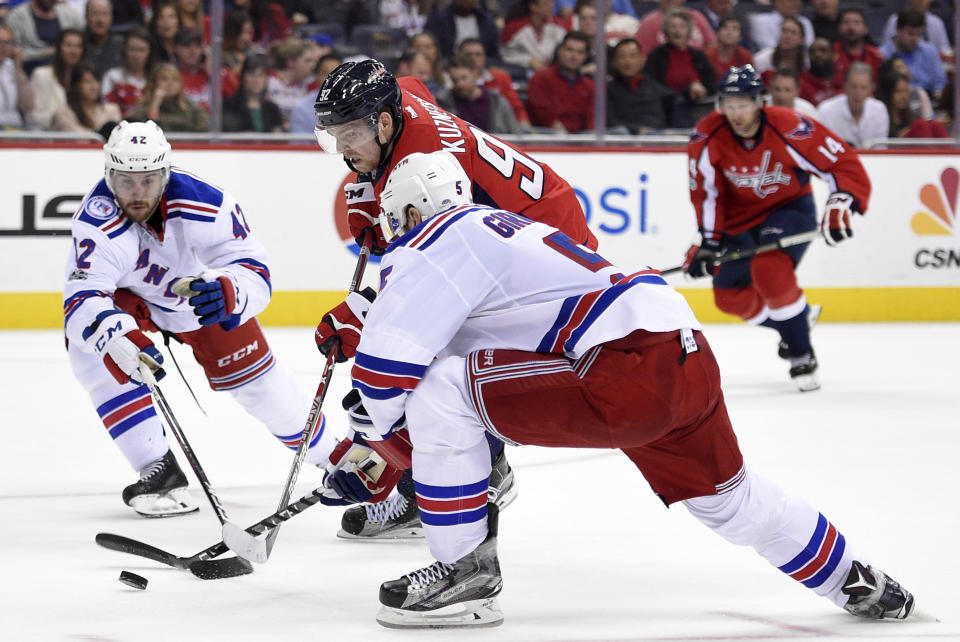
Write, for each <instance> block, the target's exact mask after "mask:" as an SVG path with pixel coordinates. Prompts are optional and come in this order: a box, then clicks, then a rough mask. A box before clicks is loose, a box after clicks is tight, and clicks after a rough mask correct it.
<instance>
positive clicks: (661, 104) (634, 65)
mask: <svg viewBox="0 0 960 642" xmlns="http://www.w3.org/2000/svg"><path fill="white" fill-rule="evenodd" d="M646 62H647V59H646V57H645V56H644V55H643V49H641V47H640V43H639V42H637V41H636V40H634V39H633V38H626V39H624V40H621V41H620V42H618V43H617V44H616V46H615V47H614V48H613V53H612V54H611V56H610V71H611V79H610V82H609V83H607V127H608V128H610V129H611V130H616V129H617V128H620V127H622V128H625V129H626V130H627V132H628V133H630V134H645V133H648V132H649V131H651V130H658V129H665V128H666V127H667V116H668V114H669V113H670V110H671V109H673V102H674V99H675V97H676V92H674V91H673V90H671V89H668V88H667V87H666V86H665V85H662V84H661V83H659V82H657V81H656V80H654V79H653V78H652V77H651V76H650V75H649V74H644V73H643V66H644V64H646Z"/></svg>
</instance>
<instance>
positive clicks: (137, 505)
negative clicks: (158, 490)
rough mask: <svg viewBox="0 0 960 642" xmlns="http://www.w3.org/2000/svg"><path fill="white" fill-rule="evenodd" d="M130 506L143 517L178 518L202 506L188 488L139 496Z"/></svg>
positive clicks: (131, 501)
mask: <svg viewBox="0 0 960 642" xmlns="http://www.w3.org/2000/svg"><path fill="white" fill-rule="evenodd" d="M129 505H130V508H132V509H133V510H135V511H137V514H139V515H142V516H143V517H176V516H178V515H187V514H189V513H195V512H197V511H198V510H200V505H199V504H198V503H197V502H196V501H195V500H194V499H193V497H191V496H190V491H188V490H187V489H186V488H175V489H173V490H171V491H170V492H168V493H166V494H163V495H159V494H150V495H138V496H136V497H134V498H133V499H131V500H130V504H129Z"/></svg>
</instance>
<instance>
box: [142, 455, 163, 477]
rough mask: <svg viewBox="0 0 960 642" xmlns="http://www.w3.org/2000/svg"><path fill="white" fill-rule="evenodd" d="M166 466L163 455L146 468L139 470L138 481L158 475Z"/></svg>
mask: <svg viewBox="0 0 960 642" xmlns="http://www.w3.org/2000/svg"><path fill="white" fill-rule="evenodd" d="M165 467H166V462H164V460H163V457H161V458H160V459H158V460H157V461H155V462H153V463H152V464H150V465H149V466H147V467H146V468H144V469H143V470H141V471H140V481H146V480H148V479H150V478H151V477H154V476H156V475H159V474H160V473H161V472H163V469H164V468H165Z"/></svg>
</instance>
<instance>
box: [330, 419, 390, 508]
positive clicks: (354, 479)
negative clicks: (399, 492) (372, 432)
mask: <svg viewBox="0 0 960 642" xmlns="http://www.w3.org/2000/svg"><path fill="white" fill-rule="evenodd" d="M326 470H327V472H326V473H325V474H324V476H323V486H324V488H325V490H324V492H323V493H322V495H321V496H320V503H321V504H324V505H326V506H347V505H350V504H360V503H362V502H370V503H377V502H382V501H383V500H385V499H386V498H387V496H388V495H389V494H390V493H391V492H392V491H393V488H394V486H396V485H397V480H399V479H400V475H402V474H403V471H402V470H397V469H396V468H394V467H393V466H391V465H389V464H388V463H387V462H386V461H384V459H383V458H382V457H380V455H378V454H377V453H376V451H374V450H373V449H372V448H371V447H370V445H369V444H368V443H367V442H366V440H365V439H364V438H363V436H362V435H360V434H359V433H355V432H354V431H353V430H351V431H350V432H349V433H348V438H347V439H344V440H343V441H341V442H339V443H338V444H337V446H336V448H334V449H333V452H331V453H330V462H329V463H328V464H327V466H326Z"/></svg>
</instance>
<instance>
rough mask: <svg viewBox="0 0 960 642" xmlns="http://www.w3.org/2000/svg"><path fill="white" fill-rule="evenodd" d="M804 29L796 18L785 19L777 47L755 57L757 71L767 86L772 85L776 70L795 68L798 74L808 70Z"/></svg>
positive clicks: (764, 50)
mask: <svg viewBox="0 0 960 642" xmlns="http://www.w3.org/2000/svg"><path fill="white" fill-rule="evenodd" d="M804 29H805V27H804V26H803V23H802V22H800V21H799V20H797V19H796V18H785V19H784V20H783V22H782V23H781V24H780V39H779V40H778V41H777V46H776V47H773V48H772V49H770V48H768V49H763V50H762V51H758V52H757V53H756V54H755V55H754V57H753V59H754V61H756V67H755V69H756V70H757V72H758V73H759V74H760V77H761V78H763V83H764V84H765V85H769V84H770V80H771V79H772V78H773V72H774V70H776V69H778V68H779V67H781V66H783V65H789V66H790V67H793V68H794V69H796V70H797V73H798V74H799V73H801V72H803V71H804V70H805V69H806V68H807V46H806V45H805V44H804V42H805V41H806V34H805V33H804Z"/></svg>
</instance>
